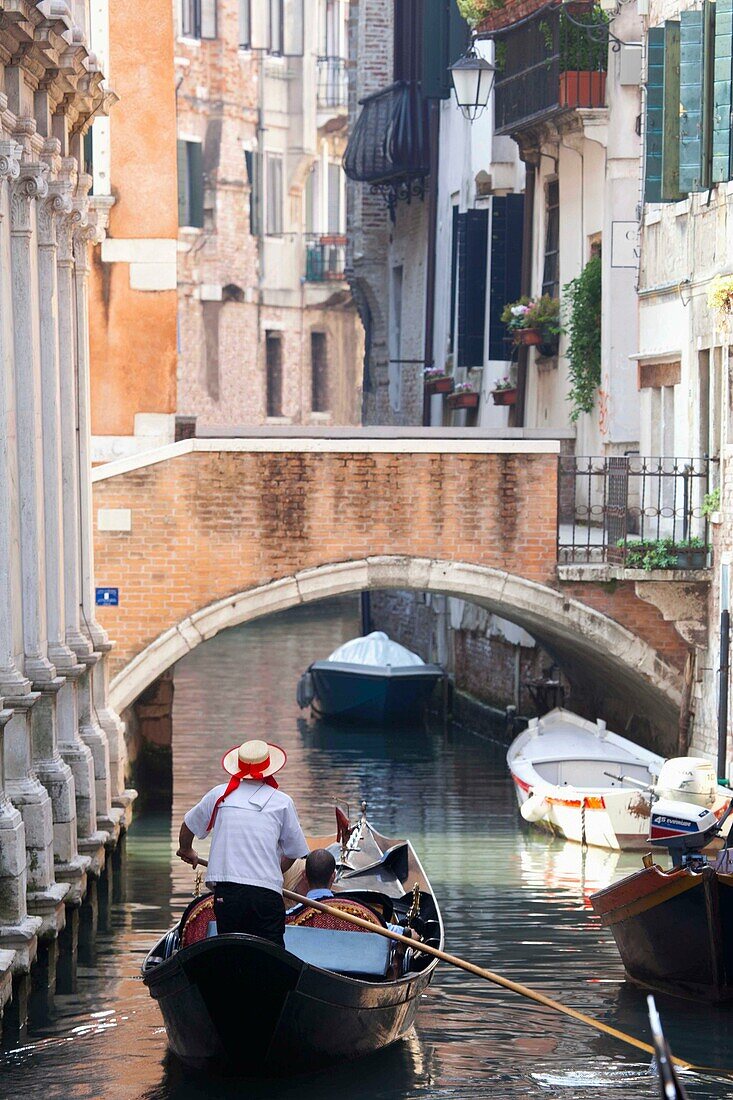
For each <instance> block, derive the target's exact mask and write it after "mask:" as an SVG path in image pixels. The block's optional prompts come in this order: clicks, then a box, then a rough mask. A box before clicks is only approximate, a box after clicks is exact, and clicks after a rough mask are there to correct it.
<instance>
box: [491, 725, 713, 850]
mask: <svg viewBox="0 0 733 1100" xmlns="http://www.w3.org/2000/svg"><path fill="white" fill-rule="evenodd" d="M507 763H508V765H509V770H510V772H511V775H512V779H513V781H514V788H515V790H516V793H517V800H518V802H519V809H520V812H521V814H522V817H523V818H524V819H525V821H529V822H531V823H533V824H535V825H539V826H540V827H543V828H545V829H547V830H549V831H551V832H552V833H554V834H556V835H559V836H564V837H566V838H567V839H568V840H575V841H578V842H579V843H583V844H588V845H591V846H594V847H599V848H614V849H634V848H647V847H648V839H647V838H648V835H649V815H650V809H651V801H652V794H654V795H657V796H660V795H661V796H665V797H667V796H672V792H678V793H677V795H676V796H677V797H679V796H680V795H684V798H685V800H686V801H690V791H692V790H694V791H695V792H696V793H695V800H696V801H699V804H700V805H701V806H703V805H706V806H709V807H710V808H712V809H713V810H714V812H715V813H716V814H722V812H723V811H724V809H725V807H726V806H727V804H728V801H729V799H730V792H729V791H727V790H726V788H724V787H719V786H718V785H717V782H716V779H715V773H714V771H713V769H712V766H711V765H710V763H709V762H708V761H705V760H697V759H695V758H691V757H684V758H679V759H676V760H671V761H668V762H667V763H666V764H665V760H664V758H663V757H661V756H657V755H656V754H655V753H653V752H649V751H648V750H647V749H643V748H641V746H640V745H635V744H634V743H633V741H628V740H627V739H626V738H625V737H620V736H619V735H618V734H616V733H612V732H611V731H610V730H608V729H607V728H606V724H605V722H603V721H602V720H600V719H599V720H598V721H597V722H588V721H586V720H585V719H584V718H581V717H580V716H579V715H577V714H573V713H572V712H571V711H568V710H563V709H561V708H557V709H556V710H553V711H551V712H550V713H549V714H546V715H545V716H544V717H543V718H539V719H537V718H533V719H532V721H531V722H530V724H529V727H528V728H527V729H526V730H525V731H524V733H521V734H520V735H519V736H518V737H517V738H515V740H514V741H513V742H512V744H511V746H510V748H509V752H508V753H507ZM663 768H664V772H663V771H662V769H663ZM660 780H661V782H660Z"/></svg>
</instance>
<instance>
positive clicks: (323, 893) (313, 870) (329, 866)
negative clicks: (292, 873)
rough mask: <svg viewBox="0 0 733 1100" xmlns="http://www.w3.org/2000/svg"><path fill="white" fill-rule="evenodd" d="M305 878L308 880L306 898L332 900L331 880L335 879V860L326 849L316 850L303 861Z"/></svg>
mask: <svg viewBox="0 0 733 1100" xmlns="http://www.w3.org/2000/svg"><path fill="white" fill-rule="evenodd" d="M305 877H306V878H307V879H308V893H307V894H306V897H309V898H313V900H314V901H322V900H323V899H324V898H332V897H333V890H332V889H331V887H332V886H333V880H334V879H335V878H336V860H335V859H334V858H333V856H332V855H331V853H330V852H329V850H328V848H316V849H315V851H313V852H309V854H308V855H307V856H306V860H305Z"/></svg>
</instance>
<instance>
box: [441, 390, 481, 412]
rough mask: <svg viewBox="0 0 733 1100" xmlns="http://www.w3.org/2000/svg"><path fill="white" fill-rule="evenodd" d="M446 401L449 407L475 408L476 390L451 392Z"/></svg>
mask: <svg viewBox="0 0 733 1100" xmlns="http://www.w3.org/2000/svg"><path fill="white" fill-rule="evenodd" d="M447 401H448V404H449V406H450V407H451V409H475V408H476V407H477V406H478V392H477V391H476V390H464V391H463V393H452V394H450V396H449V397H448V398H447Z"/></svg>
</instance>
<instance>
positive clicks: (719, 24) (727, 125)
mask: <svg viewBox="0 0 733 1100" xmlns="http://www.w3.org/2000/svg"><path fill="white" fill-rule="evenodd" d="M732 43H733V0H717V2H716V4H715V46H714V51H715V53H714V56H715V65H714V70H713V97H712V98H713V109H712V120H711V121H712V172H711V177H712V182H713V183H719V182H720V181H721V180H727V179H730V177H731V82H732V79H733V67H732V65H731V55H732V54H733V50H732V49H731V44H732Z"/></svg>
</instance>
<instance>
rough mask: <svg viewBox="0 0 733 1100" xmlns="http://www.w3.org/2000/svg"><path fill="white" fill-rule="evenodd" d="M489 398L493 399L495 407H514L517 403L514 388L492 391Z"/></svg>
mask: <svg viewBox="0 0 733 1100" xmlns="http://www.w3.org/2000/svg"><path fill="white" fill-rule="evenodd" d="M491 396H492V397H493V399H494V404H495V405H516V403H517V390H516V387H514V388H512V389H503V390H492V391H491Z"/></svg>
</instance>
